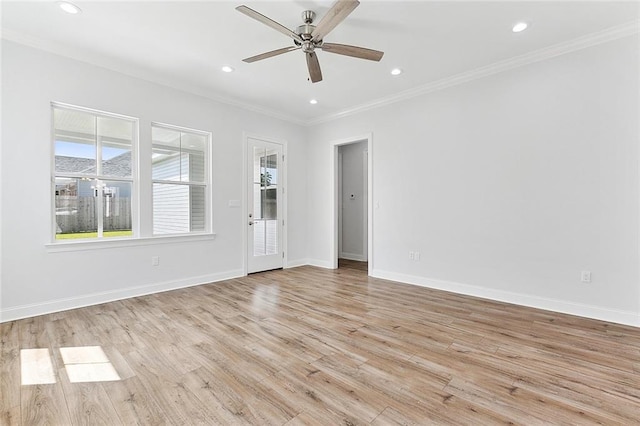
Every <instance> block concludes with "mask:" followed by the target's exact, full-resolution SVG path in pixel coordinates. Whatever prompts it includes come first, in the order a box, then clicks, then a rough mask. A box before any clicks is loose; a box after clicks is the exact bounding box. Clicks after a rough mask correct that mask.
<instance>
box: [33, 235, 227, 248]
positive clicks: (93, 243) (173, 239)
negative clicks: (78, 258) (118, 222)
mask: <svg viewBox="0 0 640 426" xmlns="http://www.w3.org/2000/svg"><path fill="white" fill-rule="evenodd" d="M215 239H216V234H215V233H210V234H191V235H184V234H182V235H163V236H158V237H144V238H109V239H108V240H99V241H98V240H85V241H64V242H63V241H60V242H55V243H48V244H45V245H44V246H45V248H46V249H47V252H49V253H59V252H67V251H85V250H99V249H107V248H120V247H136V246H152V245H157V244H174V243H191V242H195V241H213V240H215Z"/></svg>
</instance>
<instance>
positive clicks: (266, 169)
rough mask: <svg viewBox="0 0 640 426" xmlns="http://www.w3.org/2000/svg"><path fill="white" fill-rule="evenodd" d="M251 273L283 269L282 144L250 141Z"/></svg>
mask: <svg viewBox="0 0 640 426" xmlns="http://www.w3.org/2000/svg"><path fill="white" fill-rule="evenodd" d="M247 148H248V149H247V153H248V167H247V170H248V172H249V175H248V177H247V182H248V183H249V188H248V195H249V196H248V198H249V199H248V200H247V204H248V206H249V208H248V209H247V210H248V217H247V218H246V219H247V222H246V223H247V227H248V232H247V236H248V241H247V243H248V244H247V248H248V253H247V272H248V273H252V272H259V271H267V270H270V269H278V268H282V265H283V257H284V252H283V249H282V234H283V220H282V219H283V215H282V204H283V203H282V198H283V197H282V193H283V186H282V184H283V182H282V177H283V175H284V173H283V170H282V168H283V167H282V166H283V157H282V145H280V144H276V143H272V142H266V141H262V140H258V139H253V138H248V139H247Z"/></svg>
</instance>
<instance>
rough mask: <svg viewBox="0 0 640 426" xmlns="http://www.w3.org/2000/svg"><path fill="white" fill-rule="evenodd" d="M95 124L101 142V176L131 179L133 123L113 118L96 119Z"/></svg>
mask: <svg viewBox="0 0 640 426" xmlns="http://www.w3.org/2000/svg"><path fill="white" fill-rule="evenodd" d="M97 123H98V138H100V141H101V142H102V175H103V176H115V177H131V176H132V171H131V167H132V160H131V146H132V145H133V122H131V121H129V120H123V119H120V118H113V117H97Z"/></svg>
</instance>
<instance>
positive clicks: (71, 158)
mask: <svg viewBox="0 0 640 426" xmlns="http://www.w3.org/2000/svg"><path fill="white" fill-rule="evenodd" d="M53 128H54V149H55V169H56V173H80V174H92V175H95V173H96V117H95V116H94V115H93V114H89V113H86V112H81V111H69V110H66V109H59V108H54V109H53Z"/></svg>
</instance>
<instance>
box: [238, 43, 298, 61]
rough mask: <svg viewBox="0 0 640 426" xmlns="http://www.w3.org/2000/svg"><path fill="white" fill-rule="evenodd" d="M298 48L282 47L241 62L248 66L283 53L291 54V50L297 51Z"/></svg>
mask: <svg viewBox="0 0 640 426" xmlns="http://www.w3.org/2000/svg"><path fill="white" fill-rule="evenodd" d="M298 49H300V46H291V47H283V48H282V49H277V50H272V51H271V52H265V53H261V54H259V55H256V56H252V57H250V58H246V59H243V60H242V61H243V62H246V63H248V64H250V63H252V62H256V61H261V60H263V59H267V58H271V57H272V56H278V55H282V54H283V53H287V52H291V51H292V50H298Z"/></svg>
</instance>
